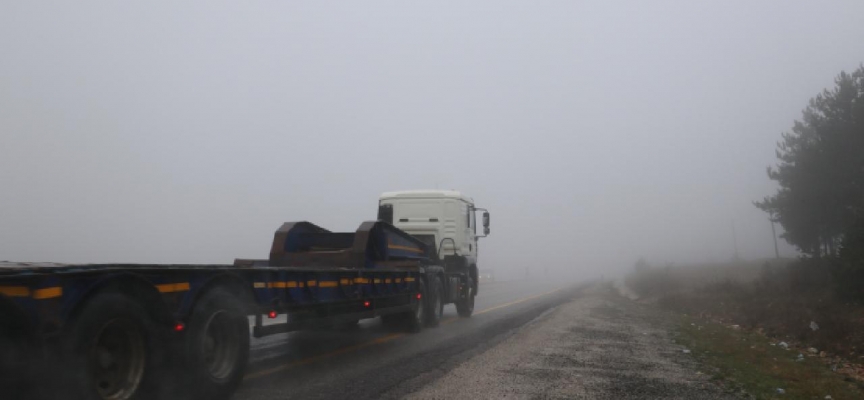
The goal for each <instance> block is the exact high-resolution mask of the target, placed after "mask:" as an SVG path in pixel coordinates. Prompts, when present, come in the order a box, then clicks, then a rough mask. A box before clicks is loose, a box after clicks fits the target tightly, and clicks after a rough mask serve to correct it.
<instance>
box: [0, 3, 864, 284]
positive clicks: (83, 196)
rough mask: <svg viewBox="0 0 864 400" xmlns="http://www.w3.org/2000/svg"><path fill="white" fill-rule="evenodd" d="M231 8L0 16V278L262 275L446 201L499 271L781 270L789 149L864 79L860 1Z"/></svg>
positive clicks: (70, 9)
mask: <svg viewBox="0 0 864 400" xmlns="http://www.w3.org/2000/svg"><path fill="white" fill-rule="evenodd" d="M212 3H213V2H202V3H198V4H194V5H192V4H177V2H164V3H161V4H157V3H156V2H141V3H138V4H130V3H129V2H89V3H86V4H82V3H80V2H54V4H44V3H41V2H17V1H6V2H3V3H2V4H0V54H2V58H0V259H9V260H24V261H30V260H44V261H64V262H88V261H92V262H111V261H124V262H195V263H198V262H220V263H225V262H231V261H232V260H233V258H235V257H252V258H257V257H264V256H266V253H267V251H268V249H269V242H270V240H271V238H272V233H273V231H274V230H275V229H276V228H277V227H278V226H279V224H280V223H281V222H283V221H289V220H298V219H305V220H310V221H313V222H316V223H319V224H321V225H323V226H325V227H328V228H331V229H338V230H353V229H354V228H356V226H357V225H358V224H359V223H360V222H361V221H362V220H367V219H374V217H375V212H376V202H377V196H378V194H379V193H380V192H383V191H387V190H399V189H416V188H435V187H438V188H441V189H445V188H446V189H451V188H452V189H458V190H462V191H464V192H466V193H468V194H469V195H471V196H473V197H474V198H475V199H476V200H477V202H478V205H479V206H483V207H487V208H489V209H490V211H491V212H492V217H493V218H492V219H493V229H492V230H493V233H492V236H491V237H490V238H488V239H485V240H484V241H483V242H482V244H481V248H482V250H481V253H482V254H481V256H480V257H481V268H482V267H493V268H498V269H500V270H503V271H507V270H520V269H521V268H524V266H526V265H535V266H540V265H550V266H554V267H555V268H562V269H568V270H573V271H577V272H579V273H580V274H583V276H584V275H587V274H591V275H594V274H597V273H599V271H613V270H622V269H626V268H629V267H630V265H632V263H633V261H634V260H635V259H636V258H637V257H639V256H644V257H646V258H647V259H649V260H651V261H654V262H658V263H662V262H666V261H675V262H679V263H681V262H693V261H699V262H701V261H708V260H724V259H728V258H729V257H731V255H732V253H733V250H732V244H731V232H730V231H731V224H732V221H733V220H734V221H735V224H736V228H737V231H738V241H739V248H740V252H741V254H742V256H744V257H747V258H756V257H765V256H770V255H772V254H773V248H772V247H771V246H772V245H771V236H770V226H769V224H768V222H767V220H766V218H765V216H764V214H763V213H761V212H760V211H758V210H756V209H755V208H754V207H753V206H752V204H751V201H753V200H758V199H761V198H762V196H764V195H767V194H770V193H771V192H772V191H773V190H774V186H773V185H772V184H771V182H769V181H768V180H767V178H766V177H765V173H764V169H765V167H766V166H767V165H770V164H773V163H774V148H775V143H776V141H777V140H778V139H779V135H780V133H781V132H782V131H786V130H788V129H789V128H790V127H791V125H792V122H793V120H794V119H796V118H798V117H799V116H800V111H801V109H802V108H803V107H804V106H806V103H807V100H808V99H809V98H810V97H812V96H813V95H815V94H816V93H818V92H819V91H820V90H822V89H823V88H826V87H830V86H832V85H833V78H834V76H835V75H836V74H837V73H838V72H839V71H840V70H847V71H849V70H852V69H854V68H856V67H857V66H858V65H859V64H860V63H861V62H862V61H864V51H862V50H864V47H862V46H861V43H862V39H864V24H861V16H862V15H864V2H861V1H845V2H844V1H758V2H757V1H738V2H734V1H713V2H693V1H675V2H660V1H652V2H645V1H632V2H615V3H614V4H611V3H612V2H607V1H598V2H585V1H569V2H544V3H537V2H514V3H510V2H500V1H494V2H434V3H430V4H425V5H421V4H417V2H399V1H397V2H378V3H369V2H340V3H336V2H319V1H315V2H306V3H298V2H248V1H244V2H221V3H219V4H212ZM782 251H783V253H784V254H787V255H792V254H794V251H793V250H792V249H791V248H790V247H788V246H784V247H783V248H782Z"/></svg>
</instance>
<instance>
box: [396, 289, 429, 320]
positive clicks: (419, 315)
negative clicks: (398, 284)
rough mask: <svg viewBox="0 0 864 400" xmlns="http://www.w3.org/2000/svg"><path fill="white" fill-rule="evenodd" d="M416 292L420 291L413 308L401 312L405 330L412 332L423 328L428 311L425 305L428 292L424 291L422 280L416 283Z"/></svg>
mask: <svg viewBox="0 0 864 400" xmlns="http://www.w3.org/2000/svg"><path fill="white" fill-rule="evenodd" d="M417 292H418V293H420V301H419V302H417V304H416V307H415V308H414V310H412V311H409V312H407V313H404V314H402V321H403V323H404V324H405V325H404V326H405V330H407V331H408V332H413V333H416V332H420V331H421V330H423V324H424V323H425V322H426V318H427V317H426V314H427V313H428V312H429V308H428V307H427V306H426V304H427V303H428V299H427V298H426V297H427V295H428V292H427V291H426V284H425V283H423V281H422V280H421V281H419V283H418V284H417Z"/></svg>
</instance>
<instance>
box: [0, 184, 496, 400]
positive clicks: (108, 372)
mask: <svg viewBox="0 0 864 400" xmlns="http://www.w3.org/2000/svg"><path fill="white" fill-rule="evenodd" d="M480 211H482V218H483V235H478V234H477V233H476V229H477V228H476V226H475V225H476V218H477V216H476V215H475V214H477V212H480ZM489 225H490V223H489V213H488V211H486V210H485V209H480V208H476V207H475V206H474V202H473V200H471V199H470V198H469V197H467V196H464V195H462V194H461V193H459V192H455V191H429V190H427V191H403V192H389V193H384V194H383V195H382V196H381V197H380V199H379V212H378V220H376V221H367V222H363V223H362V224H361V225H360V226H359V227H358V228H357V229H356V231H354V232H331V231H329V230H327V229H325V228H323V227H320V226H317V225H315V224H312V223H310V222H305V221H303V222H289V223H285V224H283V225H282V226H281V227H280V228H279V229H278V230H276V232H275V234H274V237H273V242H272V245H271V248H270V254H269V257H268V258H266V259H237V260H235V261H234V263H233V264H224V265H220V264H216V265H164V264H54V263H23V262H0V393H3V395H2V397H3V398H63V399H82V400H99V399H102V400H107V399H162V398H189V399H202V400H203V399H227V398H229V397H230V396H231V395H232V394H233V392H234V391H235V390H236V388H237V387H238V386H239V384H240V383H241V381H242V379H243V376H244V374H245V370H246V367H247V364H248V358H249V348H250V341H251V339H250V337H256V338H257V337H262V336H266V335H272V334H277V333H283V332H291V331H296V330H304V329H328V328H337V327H340V326H345V325H350V324H355V323H356V322H357V321H359V320H362V319H368V318H376V317H380V318H381V319H382V321H383V323H385V324H387V325H390V326H392V327H394V328H400V329H405V330H408V331H412V332H416V331H419V330H421V329H422V328H424V327H435V326H437V325H438V323H439V321H440V319H441V315H442V313H443V307H444V305H445V304H450V303H453V304H455V305H456V308H457V311H458V314H459V316H461V317H466V318H467V317H470V316H471V314H472V312H473V310H474V297H475V296H476V295H477V293H478V275H477V271H478V269H477V254H478V252H477V240H478V238H481V237H485V236H487V235H488V234H489ZM281 317H285V318H284V319H283V318H281ZM277 318H278V319H279V322H278V323H275V320H276V319H277ZM250 319H251V320H252V321H254V322H252V323H250ZM265 320H271V322H273V323H267V324H265V323H264V321H265ZM283 320H284V322H282V321H283ZM250 325H251V326H250Z"/></svg>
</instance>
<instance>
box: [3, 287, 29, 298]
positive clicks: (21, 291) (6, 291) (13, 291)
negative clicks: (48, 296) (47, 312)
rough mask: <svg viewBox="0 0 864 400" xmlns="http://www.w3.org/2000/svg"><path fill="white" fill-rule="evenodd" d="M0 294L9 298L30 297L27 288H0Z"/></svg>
mask: <svg viewBox="0 0 864 400" xmlns="http://www.w3.org/2000/svg"><path fill="white" fill-rule="evenodd" d="M0 294H2V295H6V296H9V297H30V288H28V287H27V286H0Z"/></svg>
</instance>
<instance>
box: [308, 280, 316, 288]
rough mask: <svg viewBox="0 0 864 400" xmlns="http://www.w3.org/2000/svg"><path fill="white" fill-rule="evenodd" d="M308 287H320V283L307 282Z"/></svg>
mask: <svg viewBox="0 0 864 400" xmlns="http://www.w3.org/2000/svg"><path fill="white" fill-rule="evenodd" d="M306 286H309V287H312V286H318V281H308V282H306Z"/></svg>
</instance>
